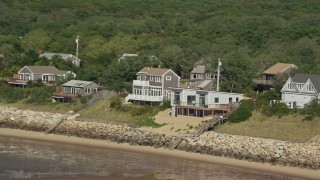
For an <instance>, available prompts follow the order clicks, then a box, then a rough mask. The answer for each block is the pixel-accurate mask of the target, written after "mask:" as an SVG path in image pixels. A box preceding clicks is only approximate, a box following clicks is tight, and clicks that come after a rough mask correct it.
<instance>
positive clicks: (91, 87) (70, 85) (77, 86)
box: [52, 80, 99, 102]
mask: <svg viewBox="0 0 320 180" xmlns="http://www.w3.org/2000/svg"><path fill="white" fill-rule="evenodd" d="M98 88H99V85H98V84H97V83H95V82H93V81H81V80H70V81H68V82H66V83H64V84H62V85H61V86H59V87H57V88H56V92H55V93H54V94H53V96H52V98H53V102H56V101H62V102H69V101H71V100H72V99H73V98H78V97H81V96H88V95H91V94H94V93H96V92H97V91H98Z"/></svg>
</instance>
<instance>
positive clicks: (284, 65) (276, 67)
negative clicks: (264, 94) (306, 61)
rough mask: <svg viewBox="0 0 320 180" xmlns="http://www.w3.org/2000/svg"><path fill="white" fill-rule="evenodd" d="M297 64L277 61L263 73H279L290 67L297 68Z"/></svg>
mask: <svg viewBox="0 0 320 180" xmlns="http://www.w3.org/2000/svg"><path fill="white" fill-rule="evenodd" d="M296 67H297V66H296V65H294V64H287V63H277V64H275V65H273V66H272V67H270V68H269V69H267V70H265V71H264V72H263V74H279V73H282V72H284V71H286V70H287V69H289V68H296Z"/></svg>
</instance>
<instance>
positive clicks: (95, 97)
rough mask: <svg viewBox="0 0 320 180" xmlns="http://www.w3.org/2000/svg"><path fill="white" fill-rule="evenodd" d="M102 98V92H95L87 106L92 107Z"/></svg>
mask: <svg viewBox="0 0 320 180" xmlns="http://www.w3.org/2000/svg"><path fill="white" fill-rule="evenodd" d="M102 98H103V92H102V91H98V92H96V93H95V94H94V95H93V96H92V98H91V99H90V100H89V101H88V102H87V105H88V106H91V105H93V104H94V103H96V102H98V101H99V100H101V99H102Z"/></svg>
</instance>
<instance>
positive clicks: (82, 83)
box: [62, 80, 94, 87]
mask: <svg viewBox="0 0 320 180" xmlns="http://www.w3.org/2000/svg"><path fill="white" fill-rule="evenodd" d="M92 83H94V82H92V81H81V80H70V81H68V82H66V83H64V84H62V86H72V87H86V86H88V85H90V84H92Z"/></svg>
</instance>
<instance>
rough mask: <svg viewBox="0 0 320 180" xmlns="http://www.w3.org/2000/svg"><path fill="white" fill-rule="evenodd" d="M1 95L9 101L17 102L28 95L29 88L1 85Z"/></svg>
mask: <svg viewBox="0 0 320 180" xmlns="http://www.w3.org/2000/svg"><path fill="white" fill-rule="evenodd" d="M0 96H1V98H2V99H4V100H5V101H6V102H8V103H15V102H18V101H20V100H22V99H24V98H25V97H26V96H28V90H27V89H23V88H14V87H10V86H8V87H1V88H0Z"/></svg>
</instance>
